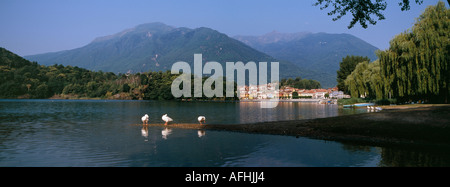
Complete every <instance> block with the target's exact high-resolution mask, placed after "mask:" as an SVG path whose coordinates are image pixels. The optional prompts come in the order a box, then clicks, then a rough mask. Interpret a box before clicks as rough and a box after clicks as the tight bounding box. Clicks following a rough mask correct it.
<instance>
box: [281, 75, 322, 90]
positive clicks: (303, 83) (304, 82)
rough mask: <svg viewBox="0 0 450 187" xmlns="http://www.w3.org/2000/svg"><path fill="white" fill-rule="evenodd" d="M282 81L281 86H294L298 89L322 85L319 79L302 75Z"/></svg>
mask: <svg viewBox="0 0 450 187" xmlns="http://www.w3.org/2000/svg"><path fill="white" fill-rule="evenodd" d="M280 83H281V84H280V85H281V86H292V87H294V88H298V89H318V88H321V87H322V86H321V85H320V82H319V81H316V80H311V79H302V78H301V77H296V78H295V79H292V78H289V79H281V81H280Z"/></svg>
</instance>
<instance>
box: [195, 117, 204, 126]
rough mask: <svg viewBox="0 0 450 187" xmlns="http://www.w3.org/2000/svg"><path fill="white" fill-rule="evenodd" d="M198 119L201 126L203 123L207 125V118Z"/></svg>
mask: <svg viewBox="0 0 450 187" xmlns="http://www.w3.org/2000/svg"><path fill="white" fill-rule="evenodd" d="M197 119H198V122H199V123H200V125H202V122H203V123H205V121H206V117H205V116H199V117H198V118H197Z"/></svg>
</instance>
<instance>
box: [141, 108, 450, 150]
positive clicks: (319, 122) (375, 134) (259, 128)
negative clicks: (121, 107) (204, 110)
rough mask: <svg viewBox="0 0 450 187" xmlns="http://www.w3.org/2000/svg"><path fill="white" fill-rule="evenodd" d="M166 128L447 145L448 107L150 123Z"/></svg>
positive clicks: (449, 130) (449, 137)
mask: <svg viewBox="0 0 450 187" xmlns="http://www.w3.org/2000/svg"><path fill="white" fill-rule="evenodd" d="M149 126H161V127H169V128H185V129H203V130H225V131H234V132H245V133H261V134H276V135H289V136H296V137H300V136H301V137H309V138H315V139H323V140H334V141H344V142H357V143H360V144H371V145H380V144H418V145H445V146H450V105H398V106H388V107H385V110H382V111H381V112H373V113H364V114H355V115H345V116H337V117H329V118H319V119H310V120H293V121H278V122H262V123H252V124H234V125H230V124H229V125H223V124H221V125H219V124H207V125H200V124H185V123H182V124H169V125H167V126H164V124H149Z"/></svg>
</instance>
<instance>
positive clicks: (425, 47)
mask: <svg viewBox="0 0 450 187" xmlns="http://www.w3.org/2000/svg"><path fill="white" fill-rule="evenodd" d="M449 18H450V10H449V9H447V8H446V7H445V3H443V2H442V1H440V2H439V3H438V4H437V5H436V6H430V7H428V8H426V9H425V11H424V13H423V14H422V15H421V16H420V17H419V18H418V19H417V21H416V23H415V24H414V26H413V27H412V28H411V29H409V30H408V31H406V32H404V33H401V34H399V35H397V36H396V37H395V38H394V39H392V40H391V41H390V47H389V49H387V50H385V51H380V52H378V53H377V55H378V57H379V60H380V72H381V77H382V81H383V85H384V94H385V96H386V94H389V95H392V97H395V98H397V99H400V101H408V100H419V99H425V100H428V101H430V102H436V103H440V102H445V103H448V98H449V93H450V85H449V84H450V67H449V62H450V57H449V54H448V53H449V51H450V45H449V44H450V32H449V25H450V19H449Z"/></svg>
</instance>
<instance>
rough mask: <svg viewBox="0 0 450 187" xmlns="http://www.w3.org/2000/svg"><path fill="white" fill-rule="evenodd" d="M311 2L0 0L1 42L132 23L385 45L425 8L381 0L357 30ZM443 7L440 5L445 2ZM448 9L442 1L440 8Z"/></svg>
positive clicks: (29, 46) (99, 32)
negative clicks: (336, 36)
mask: <svg viewBox="0 0 450 187" xmlns="http://www.w3.org/2000/svg"><path fill="white" fill-rule="evenodd" d="M314 2H315V0H191V1H187V0H0V23H1V27H0V47H4V48H6V49H8V50H10V51H12V52H14V53H17V54H19V55H22V56H23V55H31V54H39V53H45V52H54V51H61V50H68V49H74V48H78V47H82V46H84V45H86V44H88V43H89V42H91V41H92V40H93V39H95V38H96V37H99V36H105V35H111V34H114V33H117V32H120V31H122V30H125V29H127V28H132V27H134V26H136V25H139V24H143V23H150V22H162V23H165V24H168V25H171V26H175V27H188V28H197V27H209V28H212V29H215V30H217V31H219V32H222V33H225V34H227V35H228V36H235V35H262V34H265V33H268V32H271V31H274V30H276V31H278V32H289V33H291V32H302V31H310V32H327V33H349V34H353V35H355V36H357V37H359V38H361V39H363V40H365V41H367V42H369V43H370V44H372V45H374V46H376V47H378V48H380V49H386V48H388V47H389V40H391V39H392V38H393V37H394V36H395V35H396V34H398V33H400V32H403V31H405V30H406V29H408V28H410V27H411V26H412V25H413V23H414V21H415V18H417V17H418V16H419V15H420V14H421V13H422V12H423V10H425V8H426V7H427V6H428V5H436V4H437V2H438V0H425V1H424V3H423V4H422V5H417V4H415V3H414V1H411V2H412V4H411V10H410V11H405V12H402V11H401V10H400V7H399V6H398V2H400V0H388V3H389V4H388V8H387V10H386V11H385V16H386V20H382V21H379V22H378V24H377V25H369V28H367V29H363V28H362V27H361V26H360V25H359V24H356V25H355V27H354V28H353V29H347V26H348V25H349V23H350V20H351V17H350V15H347V16H345V17H344V18H343V19H341V20H338V21H332V16H328V15H327V13H328V12H329V11H330V9H326V10H320V8H319V7H315V6H312V4H313V3H314ZM446 5H447V3H446ZM447 6H448V5H447Z"/></svg>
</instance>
